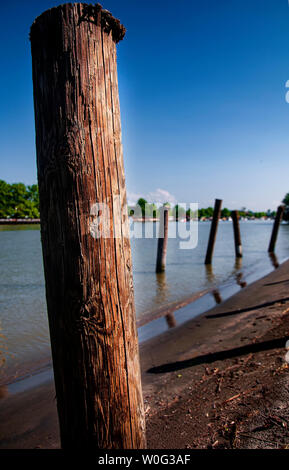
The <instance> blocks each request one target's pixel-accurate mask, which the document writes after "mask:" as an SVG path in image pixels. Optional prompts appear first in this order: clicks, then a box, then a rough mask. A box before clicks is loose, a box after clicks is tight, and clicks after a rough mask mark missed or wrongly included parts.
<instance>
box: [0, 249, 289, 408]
mask: <svg viewBox="0 0 289 470" xmlns="http://www.w3.org/2000/svg"><path fill="white" fill-rule="evenodd" d="M287 261H288V262H289V259H288V258H286V259H284V260H282V261H281V263H280V264H279V263H277V265H275V268H273V267H272V269H271V270H270V271H269V272H268V271H267V272H266V271H262V274H260V272H258V271H256V272H253V273H247V276H246V277H245V279H246V286H250V285H252V284H254V283H255V282H257V281H258V280H260V279H262V278H263V277H264V276H267V275H270V273H272V272H274V269H277V267H279V266H282V265H283V264H284V263H286V262H287ZM272 266H274V264H273V262H272ZM243 281H244V279H243ZM242 288H243V287H242V286H240V284H238V283H233V282H224V283H223V284H219V285H218V284H215V285H212V286H211V287H210V288H207V289H203V290H200V291H197V292H195V293H192V294H190V295H188V296H184V297H180V298H179V299H177V300H176V301H174V302H170V303H168V304H165V305H163V306H160V307H158V308H156V309H154V310H148V311H144V312H142V314H140V316H139V317H137V319H136V322H137V329H138V337H139V344H140V346H141V345H142V344H143V343H145V342H147V341H150V340H153V339H154V338H158V337H159V336H161V335H163V334H164V333H166V332H167V331H169V330H172V331H175V329H176V328H179V327H180V326H182V325H183V324H185V323H187V322H188V321H191V320H194V319H198V318H199V317H202V315H204V314H205V313H206V312H207V311H209V310H210V309H212V308H214V307H215V306H216V305H218V303H223V302H225V301H226V300H228V299H230V298H231V297H233V296H234V295H236V294H237V293H238V292H239V291H240V289H242ZM175 312H177V314H176V316H175V315H174V313H175ZM152 324H153V327H152ZM49 370H52V357H51V353H50V348H48V351H47V355H46V356H45V357H43V358H42V359H41V360H40V361H35V360H34V361H31V360H30V361H29V362H28V361H27V362H25V365H24V366H23V367H22V369H21V370H20V372H19V371H17V372H16V371H14V370H13V367H11V366H10V368H8V370H7V375H5V376H3V378H2V379H1V377H0V397H1V393H2V392H1V390H4V389H6V388H8V390H11V393H14V390H21V389H22V388H24V389H26V388H29V384H27V385H26V381H28V382H29V381H30V380H31V381H32V383H34V384H36V383H37V379H36V377H37V375H39V376H40V377H42V376H43V372H45V371H46V372H47V371H49ZM47 373H48V372H47ZM22 381H24V383H23V387H21V386H19V385H18V384H20V383H21V382H22ZM41 383H42V380H41V379H40V380H39V384H41ZM0 403H1V402H0Z"/></svg>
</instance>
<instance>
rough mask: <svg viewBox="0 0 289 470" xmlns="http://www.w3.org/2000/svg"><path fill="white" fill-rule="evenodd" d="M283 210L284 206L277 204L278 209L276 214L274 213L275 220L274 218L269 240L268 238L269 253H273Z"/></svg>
mask: <svg viewBox="0 0 289 470" xmlns="http://www.w3.org/2000/svg"><path fill="white" fill-rule="evenodd" d="M283 212H284V206H279V207H278V209H277V214H276V217H275V220H274V225H273V229H272V235H271V240H270V243H269V248H268V252H269V253H274V251H275V245H276V240H277V235H278V231H279V226H280V223H281V221H282V217H283Z"/></svg>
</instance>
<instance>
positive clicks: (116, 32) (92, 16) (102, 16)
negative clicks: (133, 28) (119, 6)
mask: <svg viewBox="0 0 289 470" xmlns="http://www.w3.org/2000/svg"><path fill="white" fill-rule="evenodd" d="M73 6H76V7H78V8H79V11H81V10H82V14H81V17H80V20H79V22H81V21H87V22H89V23H93V24H95V25H97V26H98V25H99V26H101V27H102V29H103V31H105V32H106V33H107V34H109V33H110V32H111V34H112V39H113V40H114V42H115V43H118V42H119V41H121V40H122V39H123V38H124V36H125V32H126V29H125V27H124V26H123V25H122V24H121V23H120V21H119V20H118V19H116V18H114V17H113V16H112V14H111V13H110V12H109V11H107V10H104V9H103V8H102V6H101V5H100V4H99V3H96V4H95V5H92V4H87V3H63V4H62V5H58V6H57V7H53V8H50V9H49V10H46V11H44V12H43V13H42V14H41V15H40V16H38V17H37V18H36V19H35V20H34V22H33V23H32V26H31V28H30V40H32V39H33V38H34V36H37V33H38V31H37V30H38V27H37V26H38V25H39V23H40V22H41V21H43V20H49V19H52V18H51V17H52V15H53V13H54V12H55V11H56V10H65V9H70V8H71V7H73Z"/></svg>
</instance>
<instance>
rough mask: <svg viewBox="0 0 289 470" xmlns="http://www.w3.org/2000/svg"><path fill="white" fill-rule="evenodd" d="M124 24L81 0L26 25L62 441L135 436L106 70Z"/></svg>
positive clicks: (132, 351) (115, 110)
mask: <svg viewBox="0 0 289 470" xmlns="http://www.w3.org/2000/svg"><path fill="white" fill-rule="evenodd" d="M124 33H125V29H124V27H123V26H122V25H120V23H119V21H118V20H115V19H114V18H113V17H112V16H111V15H110V13H109V12H107V11H106V10H102V8H101V6H100V5H85V4H81V3H75V4H71V3H66V4H63V5H60V6H59V7H56V8H52V9H51V10H48V11H46V12H44V13H43V14H42V15H41V16H39V17H38V18H37V19H36V20H35V22H34V23H33V25H32V27H31V35H30V38H31V47H32V66H33V85H34V106H35V123H36V148H37V167H38V182H39V195H40V213H41V237H42V249H43V259H44V271H45V281H46V298H47V309H48V317H49V326H50V338H51V347H52V356H53V366H54V378H55V387H56V397H57V407H58V414H59V423H60V435H61V445H62V447H63V448H65V449H71V450H76V449H82V450H83V449H86V450H95V449H98V448H100V449H112V448H113V449H139V448H145V446H146V441H145V431H144V411H143V399H142V389H141V381H140V366H139V356H138V340H137V330H136V318H135V307H134V294H133V279H132V262H131V252H130V242H129V230H128V218H127V206H126V188H125V179H124V168H123V156H122V146H121V124H120V111H119V98H118V83H117V70H116V43H117V42H118V41H119V40H121V39H122V38H123V36H124ZM98 205H100V206H98ZM101 214H102V215H103V217H102V218H101Z"/></svg>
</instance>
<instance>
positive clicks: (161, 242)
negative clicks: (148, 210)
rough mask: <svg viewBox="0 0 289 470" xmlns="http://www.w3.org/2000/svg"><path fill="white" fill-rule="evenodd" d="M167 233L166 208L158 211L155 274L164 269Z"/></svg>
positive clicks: (167, 216)
mask: <svg viewBox="0 0 289 470" xmlns="http://www.w3.org/2000/svg"><path fill="white" fill-rule="evenodd" d="M168 231H169V210H168V208H167V207H162V208H161V209H160V226H159V239H158V251H157V262H156V272H157V273H161V272H164V271H165V269H166V258H167V245H168Z"/></svg>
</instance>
